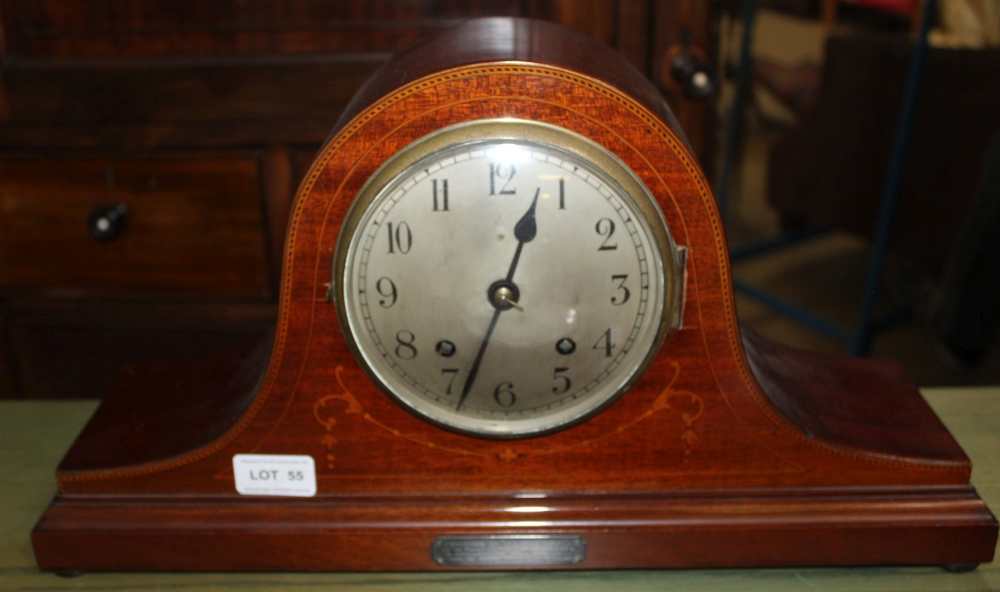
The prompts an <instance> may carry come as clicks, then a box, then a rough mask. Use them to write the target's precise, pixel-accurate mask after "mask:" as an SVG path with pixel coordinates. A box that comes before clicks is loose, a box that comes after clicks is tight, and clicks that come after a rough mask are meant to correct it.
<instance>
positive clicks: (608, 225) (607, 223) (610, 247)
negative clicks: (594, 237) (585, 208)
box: [594, 218, 618, 251]
mask: <svg viewBox="0 0 1000 592" xmlns="http://www.w3.org/2000/svg"><path fill="white" fill-rule="evenodd" d="M594 230H595V231H597V234H598V236H603V237H604V240H603V241H601V246H599V247H597V250H598V251H616V250H618V243H612V242H611V237H612V236H614V234H615V221H614V220H612V219H611V218H601V219H600V220H598V221H597V224H595V225H594Z"/></svg>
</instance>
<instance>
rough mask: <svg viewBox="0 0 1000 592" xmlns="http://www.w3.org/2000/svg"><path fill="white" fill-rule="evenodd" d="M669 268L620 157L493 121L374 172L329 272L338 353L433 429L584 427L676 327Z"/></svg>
mask: <svg viewBox="0 0 1000 592" xmlns="http://www.w3.org/2000/svg"><path fill="white" fill-rule="evenodd" d="M681 267H682V263H681V257H680V251H679V250H678V249H677V247H676V246H675V245H674V243H673V242H672V240H671V238H670V235H669V233H668V231H667V228H666V225H665V223H664V220H663V217H662V215H661V214H660V212H659V210H658V209H657V207H656V204H655V202H654V201H653V199H652V197H651V196H650V194H649V192H648V191H647V190H646V189H645V187H644V186H643V185H642V184H641V182H640V181H639V180H638V179H637V178H636V177H635V175H633V174H632V173H631V172H630V171H629V170H628V169H627V168H626V166H625V165H624V164H623V163H622V162H621V161H620V160H618V159H617V158H616V157H615V156H613V155H612V154H611V153H610V152H608V151H607V150H605V149H604V148H602V147H600V146H598V145H597V144H595V143H593V142H591V141H589V140H587V139H585V138H583V137H582V136H579V135H577V134H574V133H571V132H569V131H567V130H564V129H561V128H557V127H554V126H550V125H543V124H538V123H533V122H527V121H520V120H509V119H501V120H484V121H477V122H472V123H465V124H462V125H459V126H455V127H451V128H447V129H445V130H442V131H439V132H437V133H434V134H431V135H430V136H427V137H425V138H423V139H421V140H418V141H417V142H415V143H414V144H412V145H410V146H408V147H407V148H405V149H404V150H402V151H400V152H399V153H398V154H396V155H395V156H394V157H393V158H392V159H391V160H389V161H388V162H387V163H386V164H385V165H384V166H383V167H382V168H381V169H380V170H379V171H377V172H376V173H375V174H374V175H373V177H372V178H371V179H370V180H369V181H368V183H367V184H366V185H365V187H364V188H363V189H362V191H361V194H360V195H359V198H358V199H357V201H356V202H355V205H354V207H353V209H352V211H351V212H350V214H349V215H348V219H347V221H346V223H345V225H344V229H343V231H342V233H341V237H340V240H339V244H338V249H337V255H336V257H335V262H334V270H333V273H334V282H335V284H336V285H337V286H338V289H339V292H338V297H337V303H338V306H339V311H340V315H341V318H342V320H343V321H344V327H345V329H346V332H347V334H348V338H349V342H350V343H351V344H352V346H353V347H354V349H355V350H356V353H357V354H358V355H359V358H360V361H361V362H362V364H363V365H364V366H365V367H366V369H367V370H368V371H369V372H370V374H371V375H372V376H373V377H374V378H375V379H376V380H377V381H378V382H379V383H380V384H381V385H382V386H383V387H384V388H385V390H387V391H388V392H389V393H391V394H392V395H393V396H395V397H396V398H397V399H398V400H399V401H400V402H401V403H402V404H403V405H405V406H406V407H408V408H409V409H411V410H412V411H414V412H416V413H417V414H419V415H421V416H423V417H425V418H427V419H429V420H431V421H433V422H435V423H438V424H441V425H443V426H446V427H449V428H452V429H456V430H460V431H464V432H469V433H473V434H477V435H484V436H494V437H516V436H527V435H532V434H538V433H542V432H547V431H551V430H555V429H559V428H561V427H565V426H568V425H570V424H572V423H574V422H577V421H579V420H581V419H583V418H585V417H588V416H589V415H591V414H593V413H594V412H595V411H597V410H598V409H600V408H601V407H602V406H604V405H605V404H607V403H609V402H610V401H611V400H613V399H614V398H615V396H616V395H618V394H619V393H621V392H622V391H623V390H625V389H626V387H627V386H628V385H630V384H631V383H632V382H633V381H634V380H635V379H636V378H637V376H638V374H639V373H640V372H641V371H642V369H643V368H644V367H645V365H646V363H647V362H648V361H649V360H650V358H651V357H652V355H653V354H654V353H655V350H656V349H657V348H658V346H659V344H660V343H661V340H662V339H663V338H664V336H665V334H666V333H667V332H669V330H670V329H671V328H672V327H675V326H676V325H677V324H678V322H679V319H680V306H681V294H680V285H681V279H682V278H681V276H682V269H681Z"/></svg>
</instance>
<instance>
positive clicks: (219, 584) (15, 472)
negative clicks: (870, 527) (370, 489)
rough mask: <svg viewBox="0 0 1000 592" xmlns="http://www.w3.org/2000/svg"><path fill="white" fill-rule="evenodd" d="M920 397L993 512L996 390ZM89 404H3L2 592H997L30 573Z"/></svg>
mask: <svg viewBox="0 0 1000 592" xmlns="http://www.w3.org/2000/svg"><path fill="white" fill-rule="evenodd" d="M925 396H926V397H927V399H928V401H930V403H931V405H932V406H933V407H934V409H935V410H936V411H937V412H938V414H939V415H940V416H941V419H942V420H944V422H945V423H946V424H947V425H948V427H949V428H950V429H951V431H952V433H953V434H955V437H956V438H958V441H959V442H960V443H961V444H962V446H963V447H964V448H965V451H966V452H967V453H968V454H969V456H971V457H972V462H973V467H974V469H973V475H972V480H973V482H974V483H975V485H976V487H977V488H978V490H979V492H980V494H981V495H982V496H983V498H985V499H986V501H987V503H988V504H989V505H990V507H991V508H993V509H994V511H997V510H998V509H1000V430H998V429H997V428H998V427H1000V387H990V388H959V389H928V390H926V391H925ZM96 405H97V403H96V402H94V401H57V402H35V401H4V402H0V590H182V591H184V592H188V591H191V592H195V591H202V590H233V589H247V590H254V591H263V590H311V589H323V590H331V589H336V590H476V592H487V591H489V590H545V591H550V590H553V591H554V590H574V591H580V592H585V591H588V590H595V591H597V590H600V591H606V590H613V591H614V592H630V591H633V590H660V591H663V590H692V591H698V590H711V591H712V592H725V591H727V590H738V591H740V592H747V591H752V590H767V591H768V592H782V591H785V590H800V591H810V592H815V591H823V592H828V591H832V590H866V591H871V592H876V591H877V592H892V591H896V590H927V591H937V590H941V591H944V590H948V591H964V590H1000V563H998V562H997V561H994V562H993V563H991V564H989V565H982V566H980V568H979V569H978V570H977V571H975V572H970V573H965V574H950V573H947V572H945V571H943V570H941V569H939V568H936V567H907V568H852V569H840V568H811V569H801V568H789V569H754V570H742V569H741V570H734V569H731V570H713V571H708V570H672V571H605V572H546V573H481V574H468V573H461V574H418V573H403V574H398V573H397V574H371V573H339V574H333V573H331V574H313V573H288V574H284V573H275V574H174V573H168V574H87V575H84V576H81V577H77V578H69V579H67V578H61V577H59V576H55V575H52V574H48V573H42V572H40V571H38V568H36V567H35V559H34V556H33V555H32V551H31V544H30V540H29V536H30V533H31V528H32V526H34V523H35V520H37V519H38V517H39V515H41V513H42V511H43V510H44V509H45V506H46V505H47V504H48V503H49V499H50V498H51V497H52V495H53V493H54V492H55V480H54V471H55V467H56V464H57V463H58V462H59V459H60V458H61V456H62V454H63V452H65V450H66V449H67V447H68V446H69V444H70V442H71V441H72V440H73V437H74V436H75V435H76V434H77V432H78V431H79V430H80V428H81V427H82V426H83V424H84V422H85V421H86V420H87V418H88V417H89V416H90V414H91V413H92V412H93V411H94V408H95V407H96Z"/></svg>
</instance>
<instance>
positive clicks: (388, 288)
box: [375, 276, 398, 308]
mask: <svg viewBox="0 0 1000 592" xmlns="http://www.w3.org/2000/svg"><path fill="white" fill-rule="evenodd" d="M375 291H376V292H378V293H379V296H382V298H379V301H378V305H379V306H381V307H382V308H392V306H393V305H394V304H396V300H397V298H398V292H397V291H396V284H395V282H393V281H392V280H390V279H389V278H387V277H385V276H382V277H380V278H378V281H376V282H375Z"/></svg>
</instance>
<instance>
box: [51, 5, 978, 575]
mask: <svg viewBox="0 0 1000 592" xmlns="http://www.w3.org/2000/svg"><path fill="white" fill-rule="evenodd" d="M449 35H450V36H445V37H443V39H444V40H445V41H442V40H440V39H439V40H438V41H436V42H431V44H429V45H428V46H426V47H425V48H424V49H422V50H417V51H415V52H412V53H410V54H406V55H404V56H402V57H400V58H399V61H397V62H395V63H394V64H391V65H389V66H387V67H386V68H384V69H383V70H382V71H381V72H380V74H378V75H377V77H376V78H374V79H373V80H372V81H370V82H369V83H368V84H367V85H366V89H365V90H362V91H361V93H359V96H358V98H357V99H356V103H355V104H354V107H352V108H351V111H350V113H352V114H353V116H352V117H350V119H345V120H343V121H342V123H341V125H340V126H339V128H338V130H337V131H336V133H335V134H334V135H333V136H332V137H331V138H330V139H329V140H328V142H327V143H326V145H325V146H324V148H323V149H322V150H321V152H320V153H319V155H318V156H317V158H316V161H315V162H314V164H313V166H312V167H311V169H310V170H309V172H308V173H307V175H306V178H305V180H304V181H303V184H302V185H301V187H300V189H299V192H298V194H297V197H296V201H295V206H294V209H293V212H292V217H291V222H290V225H289V231H288V238H287V242H286V251H285V263H284V268H283V276H282V284H281V299H280V307H279V317H278V321H277V328H276V333H275V339H274V342H273V347H272V348H271V350H270V352H269V355H268V356H267V358H266V359H267V365H266V368H264V366H263V364H262V365H260V366H257V367H256V369H257V372H258V373H259V376H260V381H259V383H257V385H256V388H255V389H254V392H253V400H252V402H250V403H249V405H245V401H246V398H245V396H244V395H241V394H240V393H239V390H238V389H230V390H227V389H218V388H216V387H215V385H213V384H209V383H207V382H205V383H202V384H200V385H198V386H197V389H198V392H200V393H205V394H206V397H207V396H208V393H211V394H212V396H214V397H216V398H215V399H214V400H213V404H215V405H220V406H223V407H225V408H226V409H230V410H232V412H231V414H230V416H229V421H228V426H227V427H226V429H225V430H224V431H222V432H221V433H219V435H218V436H217V437H215V438H214V439H211V441H208V442H206V433H209V430H208V428H206V427H205V426H204V425H202V424H201V423H200V422H199V421H198V420H192V421H190V422H185V424H184V425H174V424H175V422H172V421H170V420H169V419H166V418H163V419H160V418H158V416H159V415H161V414H160V412H159V411H158V404H157V403H156V402H155V401H154V400H152V399H145V400H144V401H146V402H145V403H139V404H137V406H134V407H132V408H131V409H130V411H129V412H128V413H126V414H124V415H123V413H122V409H121V408H120V407H119V404H116V403H114V402H113V401H116V400H121V399H120V398H118V397H116V398H114V399H109V400H108V401H107V402H106V403H105V405H104V406H103V407H102V409H101V410H100V411H98V413H97V415H96V416H95V418H94V420H93V422H94V423H93V424H92V425H93V426H95V427H93V428H88V429H87V430H85V432H84V434H83V435H82V436H81V438H80V440H79V441H78V442H77V444H76V445H75V446H74V448H73V449H72V450H71V451H70V452H69V453H68V455H67V456H66V458H65V460H64V462H63V463H62V464H61V466H60V469H59V473H58V481H59V490H60V494H59V497H57V498H56V500H55V502H54V504H53V506H52V508H51V509H50V510H49V511H48V512H47V513H46V514H45V516H43V518H42V519H41V521H40V522H39V524H38V526H37V528H36V530H35V532H34V535H33V540H34V545H35V552H36V556H37V558H38V561H39V564H40V565H41V566H42V567H43V568H47V569H70V568H73V569H191V570H218V569H252V568H261V569H278V568H284V569H436V568H438V567H440V566H437V565H436V564H433V563H432V562H431V559H430V557H429V547H428V545H429V542H430V541H432V540H433V539H434V537H436V536H440V535H445V534H456V533H470V532H472V533H532V534H538V533H543V534H544V533H552V532H560V533H570V534H579V535H580V536H583V537H585V538H586V540H587V541H588V549H589V550H588V553H587V556H586V559H585V560H584V561H582V562H581V563H578V564H574V565H571V566H570V565H553V566H549V567H553V568H555V567H558V568H591V567H614V566H617V567H640V566H643V567H669V566H681V565H688V566H695V565H712V566H737V565H774V564H776V563H782V562H786V563H788V564H877V563H979V562H982V561H988V560H989V559H990V557H992V553H993V547H994V544H995V541H996V528H997V527H996V521H995V520H994V518H993V516H992V514H991V513H990V512H989V510H988V509H987V508H986V506H985V505H984V504H983V503H982V501H981V500H980V499H979V497H978V496H977V495H976V494H975V492H974V491H973V490H972V489H971V487H970V485H969V478H970V472H971V466H970V463H969V461H968V458H967V457H966V456H965V454H964V453H963V452H962V450H961V448H960V447H959V446H958V444H957V443H956V442H955V441H954V439H953V438H952V437H951V436H950V435H949V434H948V432H947V430H946V429H945V428H944V426H943V425H942V424H941V423H940V422H939V421H937V420H936V418H935V417H934V414H933V411H931V409H930V408H929V407H928V406H927V405H926V403H924V401H923V400H922V399H921V398H920V397H919V394H918V393H917V391H916V390H915V389H913V388H912V387H909V386H907V385H906V384H905V382H904V381H903V380H902V378H901V377H900V376H899V375H898V373H896V372H894V371H893V370H891V369H889V370H886V369H885V368H884V367H881V366H878V365H872V364H869V363H865V362H847V361H844V360H842V359H838V358H831V357H825V356H818V355H817V356H814V355H804V354H800V353H796V352H793V351H790V350H787V349H784V348H780V347H779V346H773V345H769V344H766V343H765V342H763V341H762V340H760V339H759V338H755V337H753V336H749V335H747V336H745V337H744V335H743V334H742V333H741V330H740V328H739V326H738V324H737V322H736V316H735V310H734V301H733V294H732V286H731V278H730V269H729V262H728V256H727V248H726V244H725V238H724V236H723V234H722V227H721V223H720V220H719V216H718V212H717V211H716V208H715V203H714V199H713V197H712V195H711V192H710V191H709V189H708V186H707V183H706V182H705V179H704V177H703V176H702V175H701V172H700V171H699V169H698V167H697V165H696V164H695V161H694V159H693V157H692V155H691V153H690V152H689V150H688V149H687V147H686V146H685V144H684V142H683V141H682V140H681V138H680V137H679V135H678V132H677V131H676V128H675V127H672V125H671V122H672V121H673V119H672V117H670V116H669V109H668V108H667V107H666V105H665V104H664V103H663V102H662V100H659V99H657V98H656V97H655V95H654V94H651V93H650V89H651V87H650V86H649V83H648V82H646V81H645V79H643V78H642V77H641V76H638V75H637V74H634V73H630V72H629V71H628V70H627V69H625V70H622V69H619V68H618V67H617V65H618V64H620V63H622V61H623V60H622V59H621V58H619V57H616V56H615V55H614V54H613V53H612V52H611V51H610V50H607V49H603V48H601V47H600V46H597V45H595V44H594V43H593V42H592V41H589V40H587V39H586V38H582V37H579V36H576V35H574V34H572V33H571V32H569V31H567V30H565V29H561V28H558V27H554V26H552V25H547V24H544V23H539V22H532V21H511V20H483V21H473V22H471V23H469V24H467V25H464V26H463V27H461V28H458V29H456V30H454V31H453V32H452V33H450V34H449ZM448 40H451V41H452V42H455V41H457V40H462V43H463V44H468V45H469V48H467V49H463V47H462V46H458V45H455V43H450V44H449V43H447V41H448ZM444 48H450V49H451V51H447V52H446V51H444ZM573 55H577V56H581V57H584V58H586V59H581V58H580V57H578V58H576V59H578V60H580V62H581V64H580V67H579V69H574V68H572V67H570V66H569V62H568V61H567V60H572V59H574V58H572V56H573ZM400 64H403V65H407V64H413V65H414V67H413V68H412V69H411V68H408V67H401V66H400ZM420 64H424V66H423V67H417V66H418V65H420ZM427 64H431V65H427ZM553 64H555V65H553ZM494 117H517V118H525V119H532V120H536V121H542V122H546V123H550V124H553V125H557V126H560V127H563V128H566V129H569V130H572V131H574V132H576V133H579V134H582V135H584V136H586V137H589V138H591V139H593V140H594V141H596V142H599V143H600V144H602V145H603V146H605V147H607V148H608V149H609V150H610V151H612V152H613V153H614V154H616V155H617V156H618V157H619V158H621V159H622V160H623V161H624V162H625V163H626V164H627V165H628V166H629V168H631V169H632V170H633V171H634V172H635V174H636V175H637V176H638V177H639V178H640V179H641V180H642V181H643V182H644V183H645V185H646V186H647V187H648V188H649V189H650V191H651V193H652V194H653V196H654V197H655V198H656V200H657V202H658V203H659V206H660V208H661V209H662V211H663V214H664V216H665V219H666V221H667V224H668V226H669V228H670V229H671V232H672V233H673V237H674V239H675V240H676V241H677V242H678V243H679V244H681V245H683V246H685V247H686V248H687V251H688V259H687V269H686V301H685V308H684V319H683V321H684V322H683V328H682V329H681V330H679V331H677V332H676V333H674V334H673V335H672V336H671V337H670V338H669V339H668V340H667V341H666V342H665V343H664V344H663V346H662V347H661V349H660V351H659V352H658V353H657V355H656V357H655V359H654V360H653V362H652V363H651V365H650V366H649V368H648V369H647V370H646V371H645V372H644V373H643V374H642V376H641V377H640V378H639V380H638V381H637V382H636V384H635V385H634V386H633V387H632V389H631V390H630V392H629V393H627V394H626V395H625V396H623V397H621V398H619V399H617V400H616V401H615V402H614V403H613V404H612V405H611V406H609V407H608V408H607V409H606V410H604V411H603V412H602V413H601V414H599V415H597V416H595V417H594V418H592V419H590V420H588V421H586V422H584V423H581V424H579V425H576V426H574V427H572V428H569V429H565V430H562V431H559V432H556V433H553V434H549V435H545V436H539V437H533V438H527V439H521V440H512V441H496V440H486V439H481V438H476V437H472V436H467V435H461V434H456V433H452V432H447V431H443V430H441V429H439V428H437V427H435V426H433V425H430V424H428V423H427V422H425V421H422V420H420V419H418V418H417V417H415V416H413V415H411V414H410V413H408V412H406V411H405V410H403V409H402V408H401V407H400V406H399V405H398V404H396V403H395V402H394V401H393V400H392V399H391V398H390V397H388V396H386V395H385V393H383V392H382V391H380V390H379V389H378V388H377V387H376V386H375V384H374V383H373V382H372V381H371V380H370V379H369V377H368V376H367V374H366V373H365V372H364V371H363V370H362V369H361V367H360V366H359V365H358V362H357V360H356V359H355V358H354V356H353V355H352V353H351V352H350V350H349V349H348V346H347V343H346V342H345V338H344V335H343V332H342V330H341V327H340V324H339V319H338V315H337V312H336V307H335V306H333V305H332V304H331V303H330V302H329V301H328V299H327V292H328V287H329V284H330V282H331V281H332V278H331V276H330V274H331V257H332V255H333V250H334V246H335V244H336V241H337V237H338V233H339V231H340V225H341V224H342V223H343V220H344V216H345V213H346V211H347V208H348V207H349V206H350V204H351V200H352V198H353V197H354V196H355V195H356V194H357V192H358V190H359V189H360V188H361V186H362V184H364V182H365V181H366V180H367V179H368V178H369V177H370V175H371V174H372V173H373V172H374V171H375V170H376V169H377V168H378V166H379V165H380V164H382V163H383V162H385V160H386V159H387V158H388V157H390V156H391V155H392V154H393V153H395V152H396V151H397V150H399V149H400V148H401V147H403V146H405V145H407V144H409V143H411V142H412V141H414V140H416V139H418V138H420V137H423V136H425V135H426V134H428V133H430V132H433V131H435V130H438V129H440V128H442V127H445V126H448V125H453V124H457V123H461V122H464V121H469V120H473V119H481V118H494ZM262 359H264V358H262ZM129 388H133V389H134V388H136V387H129ZM140 388H141V387H140ZM199 400H202V399H201V398H200V397H198V396H192V397H190V398H188V402H184V401H178V404H179V407H178V408H175V409H174V410H173V412H174V413H179V414H180V415H182V416H190V417H197V415H198V411H197V407H195V406H192V405H193V403H192V402H193V401H199ZM834 401H836V402H834ZM187 409H190V413H187V412H186V410H187ZM125 416H131V417H136V418H138V417H141V418H142V421H143V422H144V424H145V425H146V426H147V428H146V429H147V430H148V433H145V434H144V433H143V431H140V430H131V431H130V430H128V429H122V430H121V431H119V432H116V435H117V434H120V437H116V438H113V440H114V442H116V443H117V446H112V445H111V444H110V442H109V441H108V440H107V436H105V435H102V433H103V432H104V429H100V426H102V425H104V426H108V425H114V424H117V423H118V422H119V421H121V420H120V419H115V420H114V421H112V419H113V418H121V417H125ZM888 418H892V421H891V423H890V422H889V421H888ZM212 422H213V425H214V426H215V427H214V428H213V429H214V430H216V432H217V431H218V425H219V418H218V417H217V416H216V417H215V418H214V419H213V420H212ZM168 423H169V424H170V425H171V426H172V428H173V429H174V432H172V433H171V434H170V436H169V446H166V444H165V443H164V442H161V441H159V439H158V438H154V437H150V435H151V434H162V433H164V430H165V429H166V426H167V424H168ZM107 429H110V428H107ZM121 447H124V448H127V449H128V452H127V453H124V452H116V450H119V449H120V448H121ZM181 450H184V451H183V452H180V451H181ZM249 452H257V453H274V454H309V455H311V456H312V457H313V458H314V459H315V460H316V464H317V471H318V482H319V493H318V494H317V496H316V498H314V499H312V500H308V501H302V502H301V503H289V502H274V501H267V500H262V499H248V498H241V497H240V496H238V495H237V494H236V493H235V491H234V487H233V477H232V466H231V463H232V456H233V455H234V454H238V453H249ZM108 496H114V500H115V501H114V502H113V503H108V499H109V498H108ZM539 500H542V501H539ZM531 512H534V514H533V515H531V516H525V514H526V513H531ZM208 533H212V534H213V535H214V537H213V539H212V541H213V544H212V548H213V549H214V550H215V552H208V548H207V547H205V546H204V545H206V544H207V543H206V538H205V535H206V534H208ZM359 551H360V552H359ZM515 567H516V566H515Z"/></svg>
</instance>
